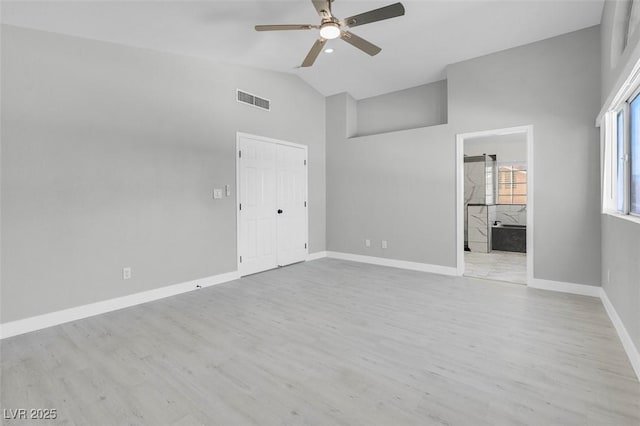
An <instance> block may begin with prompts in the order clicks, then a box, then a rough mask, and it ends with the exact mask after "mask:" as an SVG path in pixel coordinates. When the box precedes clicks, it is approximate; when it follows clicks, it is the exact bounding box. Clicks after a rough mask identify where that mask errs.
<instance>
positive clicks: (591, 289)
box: [527, 278, 602, 298]
mask: <svg viewBox="0 0 640 426" xmlns="http://www.w3.org/2000/svg"><path fill="white" fill-rule="evenodd" d="M527 286H528V287H531V288H537V289H540V290H551V291H558V292H561V293H570V294H578V295H581V296H591V297H597V298H600V291H601V290H602V287H600V286H595V285H586V284H574V283H567V282H564V281H552V280H543V279H540V278H533V279H530V280H529V282H528V284H527Z"/></svg>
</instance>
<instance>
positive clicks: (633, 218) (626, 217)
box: [602, 210, 640, 225]
mask: <svg viewBox="0 0 640 426" xmlns="http://www.w3.org/2000/svg"><path fill="white" fill-rule="evenodd" d="M602 214H606V215H608V216H613V217H616V218H618V219H622V220H626V221H629V222H633V223H637V224H638V225H640V216H633V215H630V214H620V213H618V212H611V211H606V210H605V211H604V212H602Z"/></svg>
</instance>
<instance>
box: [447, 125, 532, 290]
mask: <svg viewBox="0 0 640 426" xmlns="http://www.w3.org/2000/svg"><path fill="white" fill-rule="evenodd" d="M532 141H533V130H532V127H531V126H524V127H516V128H509V129H497V130H489V131H483V132H474V133H466V134H461V135H458V136H457V141H456V163H457V165H456V171H457V189H456V190H457V219H458V224H457V225H458V242H457V250H458V253H457V254H458V256H457V259H458V268H457V269H458V274H459V275H465V276H470V277H476V278H484V279H491V280H496V281H506V282H511V283H516V284H528V283H530V282H531V280H532V277H533V270H532V269H533V190H532V188H533V156H532V153H533V149H532Z"/></svg>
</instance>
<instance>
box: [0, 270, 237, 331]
mask: <svg viewBox="0 0 640 426" xmlns="http://www.w3.org/2000/svg"><path fill="white" fill-rule="evenodd" d="M238 278H240V275H239V274H238V272H237V271H234V272H228V273H225V274H219V275H213V276H210V277H206V278H201V279H198V280H193V281H188V282H184V283H180V284H174V285H170V286H166V287H161V288H156V289H153V290H148V291H143V292H141V293H134V294H130V295H128V296H122V297H117V298H115V299H109V300H103V301H101V302H96V303H91V304H88V305H82V306H77V307H74V308H69V309H64V310H62V311H56V312H51V313H48V314H44V315H38V316H35V317H30V318H25V319H21V320H17V321H11V322H6V323H4V324H0V339H5V338H7V337H11V336H16V335H18V334H24V333H28V332H30V331H36V330H41V329H43V328H48V327H52V326H54V325H59V324H64V323H66V322H70V321H76V320H79V319H82V318H87V317H92V316H94V315H99V314H104V313H106V312H111V311H117V310H118V309H123V308H128V307H130V306H135V305H140V304H142V303H146V302H151V301H154V300H158V299H164V298H165V297H169V296H175V295H177V294H181V293H186V292H188V291H192V290H196V289H198V287H197V286H200V287H201V288H204V287H209V286H212V285H216V284H222V283H225V282H228V281H233V280H236V279H238Z"/></svg>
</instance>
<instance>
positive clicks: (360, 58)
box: [1, 0, 603, 99]
mask: <svg viewBox="0 0 640 426" xmlns="http://www.w3.org/2000/svg"><path fill="white" fill-rule="evenodd" d="M395 1H396V0H389V1H367V0H355V1H354V0H336V1H335V3H334V4H333V12H334V15H336V16H337V17H339V18H345V17H348V16H351V15H354V14H357V13H360V12H364V11H367V10H370V9H375V8H378V7H382V6H385V5H387V4H390V3H394V2H395ZM402 3H403V4H404V6H405V9H406V15H405V16H402V17H399V18H394V19H390V20H387V21H381V22H376V23H372V24H368V25H363V26H361V27H357V28H354V29H353V32H354V33H355V34H357V35H359V36H361V37H364V38H366V39H368V40H369V41H371V42H373V43H374V44H377V45H378V46H380V47H382V52H381V53H380V54H378V55H377V56H375V57H369V56H368V55H366V54H364V53H362V52H360V51H359V50H357V49H355V48H354V47H352V46H350V45H349V44H347V43H345V42H343V41H342V40H332V41H329V42H328V47H332V48H334V49H335V52H334V53H332V54H326V53H323V54H321V55H320V57H319V58H318V59H317V61H316V63H315V65H314V66H313V67H311V68H299V65H300V63H301V62H302V60H303V59H304V57H305V56H306V54H307V52H308V50H309V49H310V48H311V45H312V44H313V42H314V41H315V39H316V38H317V36H318V34H317V32H316V31H317V30H310V31H284V32H262V33H258V32H256V31H254V29H253V26H254V25H256V24H284V23H293V24H317V23H319V17H318V15H317V13H316V11H315V9H314V7H313V6H312V4H311V1H310V0H290V1H275V0H261V1H250V0H235V1H220V0H209V1H184V0H181V1H180V0H175V1H160V2H158V1H93V0H83V1H59V0H49V1H40V2H38V1H15V2H11V1H4V0H3V1H2V3H1V8H2V9H1V19H2V22H3V23H6V24H11V25H16V26H22V27H28V28H35V29H40V30H45V31H51V32H56V33H63V34H69V35H75V36H79V37H85V38H90V39H95V40H103V41H110V42H114V43H120V44H125V45H130V46H137V47H144V48H149V49H154V50H159V51H164V52H172V53H178V54H184V55H191V56H200V57H206V58H210V59H213V60H215V61H220V62H227V63H236V64H243V65H249V66H254V67H259V68H266V69H270V70H276V71H284V72H289V73H293V74H297V75H299V76H300V78H302V79H303V80H305V81H306V82H308V83H309V84H310V85H311V86H313V87H315V88H316V89H317V90H318V91H319V92H321V93H322V94H324V95H332V94H335V93H340V92H345V91H346V92H349V93H350V94H351V95H352V96H354V97H355V98H356V99H362V98H366V97H369V96H374V95H378V94H382V93H387V92H391V91H395V90H400V89H405V88H408V87H413V86H417V85H420V84H425V83H428V82H432V81H437V80H440V79H442V78H444V76H445V75H444V70H445V67H446V65H447V64H451V63H455V62H459V61H462V60H465V59H470V58H474V57H477V56H481V55H486V54H488V53H492V52H496V51H500V50H504V49H508V48H510V47H515V46H519V45H523V44H526V43H530V42H533V41H537V40H542V39H545V38H549V37H553V36H556V35H559V34H564V33H567V32H571V31H575V30H578V29H581V28H586V27H589V26H592V25H597V24H598V23H599V22H600V17H601V14H602V6H603V1H602V0H570V1H553V0H537V1H519V0H510V1H495V0H494V1H485V0H473V1H456V0H446V1H430V0H423V1H403V2H402Z"/></svg>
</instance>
